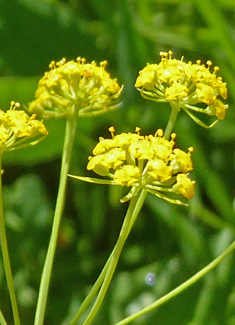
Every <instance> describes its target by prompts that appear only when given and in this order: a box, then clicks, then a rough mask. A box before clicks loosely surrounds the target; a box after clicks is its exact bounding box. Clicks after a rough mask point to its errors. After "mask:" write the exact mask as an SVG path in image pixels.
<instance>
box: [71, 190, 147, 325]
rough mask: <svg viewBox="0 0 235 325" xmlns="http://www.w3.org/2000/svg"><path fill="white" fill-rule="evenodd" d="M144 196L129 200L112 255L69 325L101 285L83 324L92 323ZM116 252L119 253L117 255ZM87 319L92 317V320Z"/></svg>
mask: <svg viewBox="0 0 235 325" xmlns="http://www.w3.org/2000/svg"><path fill="white" fill-rule="evenodd" d="M146 195H147V192H146V191H142V192H141V193H140V195H139V196H136V197H134V198H132V199H131V201H130V205H129V208H128V210H127V213H126V216H125V218H124V222H123V225H122V229H121V232H120V235H119V238H118V241H117V243H116V245H115V247H114V249H113V251H112V253H111V254H110V257H109V259H108V261H107V262H106V264H105V266H104V268H103V270H102V272H101V274H100V275H99V277H98V279H97V280H96V282H95V284H94V285H93V287H92V289H91V291H90V293H89V294H88V296H87V297H86V299H85V300H84V302H83V303H82V305H81V306H80V308H79V310H78V312H77V313H76V315H75V316H74V318H73V319H72V320H71V322H70V325H75V324H76V323H77V321H78V320H79V318H80V317H81V315H82V314H83V313H84V311H85V310H86V309H87V307H88V306H89V304H90V303H91V301H92V299H93V297H94V296H95V294H96V293H97V292H98V290H99V289H100V287H101V285H102V283H103V286H102V288H103V289H102V288H101V290H102V292H101V290H100V292H99V295H98V297H97V299H96V302H95V304H94V306H93V309H92V310H91V313H90V314H89V315H88V317H87V319H86V321H85V323H84V324H89V323H86V322H87V321H92V319H93V318H94V316H95V314H96V313H97V311H98V310H99V307H100V305H101V303H102V301H103V299H104V295H105V293H106V291H107V289H108V285H109V283H110V281H111V279H112V275H113V272H114V270H115V267H116V265H117V262H118V258H119V256H120V253H121V249H122V247H123V245H124V243H125V241H126V239H127V237H128V235H129V233H130V231H131V229H132V226H133V225H134V222H135V220H136V218H137V216H138V213H139V211H140V209H141V207H142V205H143V203H144V199H145V197H146ZM117 252H118V253H119V255H118V253H117ZM115 261H116V264H115ZM105 281H106V282H105ZM89 317H92V319H91V318H89Z"/></svg>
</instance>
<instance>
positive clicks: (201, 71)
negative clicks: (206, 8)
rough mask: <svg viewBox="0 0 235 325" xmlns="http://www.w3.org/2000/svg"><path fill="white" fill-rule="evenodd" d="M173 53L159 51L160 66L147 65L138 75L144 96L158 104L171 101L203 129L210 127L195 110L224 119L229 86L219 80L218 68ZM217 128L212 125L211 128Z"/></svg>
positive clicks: (139, 87) (138, 82)
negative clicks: (187, 60)
mask: <svg viewBox="0 0 235 325" xmlns="http://www.w3.org/2000/svg"><path fill="white" fill-rule="evenodd" d="M172 54H173V52H172V51H169V52H168V53H167V52H160V56H161V62H160V63H159V64H147V66H146V67H145V68H144V69H143V70H141V71H140V72H139V76H138V78H137V80H136V84H135V87H137V88H138V89H139V90H140V93H141V95H142V96H143V97H145V98H147V99H151V100H155V101H158V102H169V103H170V104H171V105H172V106H173V105H174V107H176V106H177V107H178V108H179V109H180V108H181V109H183V110H184V111H186V113H188V114H189V115H190V117H192V118H193V119H194V121H196V122H197V123H198V124H200V125H201V126H204V127H207V126H206V125H205V124H204V123H203V122H201V121H200V120H199V119H198V118H197V117H196V116H195V115H194V114H192V112H190V111H196V112H199V113H204V114H207V115H212V116H215V117H216V118H217V119H220V120H222V119H224V117H225V110H226V109H227V108H228V105H226V104H223V102H222V99H226V98H227V86H226V83H224V82H223V81H222V78H221V77H217V75H216V73H217V71H218V70H219V68H218V67H214V69H213V72H211V71H210V70H211V66H212V63H211V61H207V64H206V66H205V65H204V64H201V61H200V60H198V61H197V62H196V63H195V64H193V63H192V62H188V63H186V62H184V61H183V58H181V60H177V59H173V58H172ZM212 125H214V123H212V124H211V125H210V126H212Z"/></svg>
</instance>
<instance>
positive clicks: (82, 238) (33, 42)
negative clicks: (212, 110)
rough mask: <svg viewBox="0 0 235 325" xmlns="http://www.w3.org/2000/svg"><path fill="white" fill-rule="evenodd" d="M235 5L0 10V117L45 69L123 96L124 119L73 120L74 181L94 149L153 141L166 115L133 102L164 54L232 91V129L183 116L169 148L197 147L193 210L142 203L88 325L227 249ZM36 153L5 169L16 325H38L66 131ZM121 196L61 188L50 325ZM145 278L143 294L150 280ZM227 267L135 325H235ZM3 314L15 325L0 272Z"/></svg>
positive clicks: (104, 244)
mask: <svg viewBox="0 0 235 325" xmlns="http://www.w3.org/2000/svg"><path fill="white" fill-rule="evenodd" d="M234 35H235V2H234V1H230V0H197V1H193V0H186V1H185V0H117V1H109V0H86V1H80V0H70V1H69V0H67V1H66V0H64V1H62V0H60V1H59V0H47V1H46V0H41V1H36V0H11V1H9V0H0V108H1V109H3V110H6V109H8V107H9V103H10V101H11V100H15V101H19V102H20V103H22V105H27V103H28V102H30V101H32V100H33V98H34V92H35V90H36V87H37V83H38V80H39V79H40V78H41V77H42V75H43V73H44V71H46V70H47V69H48V64H49V63H50V61H51V60H59V59H61V58H62V57H66V58H67V59H73V58H76V57H78V56H81V57H86V58H87V60H88V61H91V60H95V61H97V62H99V61H103V60H104V59H106V60H108V62H109V65H108V68H107V70H108V71H109V72H110V73H111V75H112V76H113V77H117V78H118V80H119V83H120V84H124V85H125V87H124V92H123V96H122V102H123V104H122V107H121V108H120V109H118V110H116V111H112V112H111V113H107V114H106V115H103V116H98V117H93V118H84V119H80V121H79V123H78V124H79V125H78V130H77V137H76V144H75V148H74V152H73V159H72V163H71V168H70V172H71V173H73V174H77V175H83V176H88V175H89V172H88V171H87V170H86V163H87V157H88V156H89V155H90V154H91V151H92V148H93V146H94V145H95V144H96V142H97V141H98V137H99V136H103V137H105V136H109V132H108V127H109V126H111V125H113V126H115V128H116V130H117V133H119V132H122V131H125V132H128V131H131V132H132V131H134V129H135V126H139V127H141V129H142V131H141V132H142V134H148V133H154V132H155V131H156V129H157V128H165V126H166V123H167V120H168V117H169V113H170V108H169V107H168V105H165V104H156V103H154V102H151V101H146V100H144V99H143V98H141V97H140V95H139V93H138V91H137V90H136V89H135V88H134V83H135V79H136V77H137V75H138V71H139V70H140V69H142V68H143V67H144V66H145V64H146V63H147V62H150V63H157V62H159V52H160V51H162V50H164V51H168V50H173V52H174V57H176V58H180V57H181V56H184V57H185V61H188V60H190V61H193V62H195V60H196V59H202V61H203V62H205V61H206V60H208V59H210V60H211V61H212V62H213V64H214V65H218V66H219V67H220V71H219V74H220V75H221V76H222V77H223V79H224V80H225V81H226V82H227V83H228V90H229V99H228V101H229V105H230V108H229V110H228V111H227V116H226V119H225V120H224V121H221V122H219V123H218V124H217V125H216V126H215V127H214V128H213V129H211V130H204V129H202V128H201V127H200V126H198V125H196V124H195V123H194V122H193V121H191V120H190V119H189V118H188V116H186V115H185V114H184V113H183V112H182V113H181V114H180V116H179V119H178V121H177V125H176V127H175V131H176V132H177V134H178V137H177V145H178V146H179V147H181V148H182V149H184V150H187V148H188V147H189V146H193V147H194V148H195V151H194V153H193V161H194V172H193V175H192V176H193V178H194V179H195V180H196V182H197V193H196V196H195V198H193V199H192V200H191V202H190V204H189V208H185V207H178V206H174V205H171V204H169V203H167V202H162V201H161V200H159V199H157V198H155V197H153V196H151V195H149V196H148V198H147V200H146V203H145V205H144V207H143V209H142V211H141V213H140V215H139V217H138V219H137V222H136V224H135V226H134V228H133V231H132V233H131V234H130V237H129V239H128V241H127V243H126V246H125V248H124V251H123V254H122V256H121V259H120V261H119V264H118V268H117V271H116V273H115V276H114V279H113V281H112V284H111V287H110V289H109V291H108V294H107V297H106V300H105V302H104V304H103V307H102V308H101V310H100V312H99V315H98V317H97V318H96V319H95V321H94V322H93V324H97V325H99V324H107V325H109V324H114V323H115V322H117V321H119V320H121V319H122V318H124V317H126V316H128V315H129V314H130V313H133V312H135V311H137V310H139V309H141V308H142V307H144V306H146V305H148V304H149V303H151V302H153V301H155V300H156V299H158V298H159V297H161V296H162V295H164V294H166V293H167V292H169V291H170V290H171V289H173V288H175V287H176V286H177V285H179V284H180V283H182V282H183V281H185V280H187V279H188V278H189V277H190V276H192V275H193V274H195V273H196V272H197V271H199V270H200V269H201V268H202V267H203V266H205V265H206V264H208V263H209V262H210V261H211V260H212V259H214V258H215V257H216V256H217V255H218V254H219V253H221V252H222V251H223V250H224V249H225V248H226V247H227V246H228V245H229V244H230V243H231V241H232V240H233V239H234V229H235V212H234V206H235V204H234V194H235V191H234V181H235V175H234V142H235V127H234V123H235V111H234V102H235V79H234V74H235V38H234ZM45 123H46V125H47V128H48V130H49V132H50V134H49V136H48V137H47V139H45V140H44V141H43V142H41V143H39V144H38V145H37V146H35V147H33V148H30V149H24V150H20V151H18V152H12V153H6V154H5V156H4V164H3V165H4V170H5V171H4V175H3V183H4V209H5V215H6V223H7V234H8V239H9V248H10V253H11V260H12V268H13V273H14V280H15V284H16V292H17V297H18V300H19V306H20V314H21V316H22V324H24V325H30V324H33V318H34V311H35V306H36V301H37V292H38V287H39V281H40V275H41V271H42V267H43V262H44V258H45V253H46V249H47V245H48V240H49V235H50V230H51V225H52V217H53V209H54V205H55V200H56V194H57V186H58V180H59V173H60V159H61V151H62V144H63V135H64V121H62V120H58V121H46V122H45ZM125 193H126V192H125V189H119V188H116V187H115V188H111V187H108V186H101V185H95V184H94V185H93V184H85V183H83V182H79V181H75V180H72V179H69V182H68V189H67V197H66V207H65V212H64V217H63V222H62V226H61V233H60V238H59V243H58V251H57V255H56V259H55V264H54V271H53V279H52V283H51V288H50V295H49V302H48V308H47V315H46V320H45V324H46V325H47V324H48V325H54V324H55V325H58V324H68V319H70V317H71V316H72V315H74V313H75V311H76V308H77V307H78V305H79V304H80V303H81V301H82V300H83V299H84V297H85V295H86V294H87V292H88V290H89V288H90V287H91V285H92V284H93V283H94V282H95V280H96V278H97V276H98V275H99V272H100V271H101V269H102V267H103V265H104V263H105V261H106V259H107V257H108V255H109V253H110V252H111V250H112V248H113V246H114V244H115V241H116V239H117V236H118V233H119V230H120V227H121V224H122V221H123V217H124V215H125V211H126V209H127V206H128V204H127V203H125V204H121V203H120V202H119V199H120V198H121V197H122V196H123V195H125ZM148 275H150V277H151V275H153V278H152V279H153V281H152V283H151V284H148V281H146V276H148ZM234 279H235V262H234V255H230V256H229V257H227V258H226V259H225V260H224V261H223V263H222V264H221V265H220V266H219V267H217V268H216V269H215V270H214V271H213V272H211V273H210V274H209V275H207V276H206V277H205V278H203V279H202V280H201V281H200V282H199V283H198V284H196V285H194V286H193V287H192V288H190V289H189V290H187V291H185V292H184V293H182V294H181V295H179V296H178V297H176V298H175V299H174V300H172V301H170V302H168V303H166V304H165V305H164V306H162V307H160V308H159V309H158V310H156V311H153V312H151V313H149V314H148V315H146V316H144V317H142V318H140V319H139V320H137V321H135V322H133V324H158V325H165V324H176V325H184V324H191V325H203V324H207V325H224V324H227V325H234V324H235V283H234ZM0 308H1V310H2V312H3V314H4V315H5V317H6V318H7V320H8V321H9V324H13V321H12V316H11V308H10V301H9V298H8V292H7V287H6V280H5V276H4V271H3V265H2V261H1V260H0Z"/></svg>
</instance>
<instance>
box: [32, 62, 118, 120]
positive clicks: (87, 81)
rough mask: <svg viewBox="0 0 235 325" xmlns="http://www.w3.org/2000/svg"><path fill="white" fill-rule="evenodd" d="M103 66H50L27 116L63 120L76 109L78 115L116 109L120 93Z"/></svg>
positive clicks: (94, 64) (62, 64) (72, 63)
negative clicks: (30, 114)
mask: <svg viewBox="0 0 235 325" xmlns="http://www.w3.org/2000/svg"><path fill="white" fill-rule="evenodd" d="M106 65H107V62H106V61H103V62H101V63H100V65H99V66H97V65H96V63H95V62H91V63H85V59H81V58H77V60H76V61H68V62H66V60H65V59H62V60H61V61H59V62H54V61H53V62H51V64H50V65H49V68H50V71H48V72H46V73H45V74H44V76H43V78H42V79H41V80H40V81H39V85H38V89H37V91H36V94H35V97H36V99H35V100H34V101H33V102H31V103H30V105H29V108H28V109H29V112H30V113H36V114H37V115H39V116H42V117H43V118H50V117H64V116H69V115H72V114H73V112H74V109H75V107H78V114H79V115H96V114H100V113H104V112H106V111H107V110H110V109H112V108H115V107H117V106H119V105H120V104H119V103H118V98H119V95H120V93H121V90H122V89H121V88H120V87H119V85H118V83H117V80H116V79H111V77H110V75H109V73H108V72H107V71H106V70H105V68H106Z"/></svg>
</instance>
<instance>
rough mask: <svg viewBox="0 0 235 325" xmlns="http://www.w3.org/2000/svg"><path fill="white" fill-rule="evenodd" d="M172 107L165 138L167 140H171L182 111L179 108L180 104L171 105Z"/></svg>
mask: <svg viewBox="0 0 235 325" xmlns="http://www.w3.org/2000/svg"><path fill="white" fill-rule="evenodd" d="M170 105H171V115H170V118H169V121H168V123H167V126H166V129H165V133H164V137H165V138H166V139H167V140H169V139H170V135H171V132H172V130H173V127H174V125H175V121H176V119H177V116H178V113H179V111H180V107H179V105H178V104H175V103H170Z"/></svg>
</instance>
